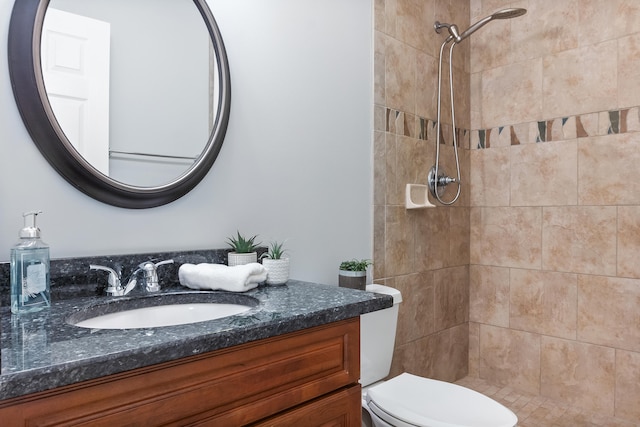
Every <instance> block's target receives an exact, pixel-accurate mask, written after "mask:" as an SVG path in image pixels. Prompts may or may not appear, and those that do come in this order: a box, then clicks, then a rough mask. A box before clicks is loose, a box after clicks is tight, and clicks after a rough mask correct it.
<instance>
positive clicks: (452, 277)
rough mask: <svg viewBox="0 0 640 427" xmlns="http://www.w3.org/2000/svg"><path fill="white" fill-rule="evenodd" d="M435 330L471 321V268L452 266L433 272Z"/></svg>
mask: <svg viewBox="0 0 640 427" xmlns="http://www.w3.org/2000/svg"><path fill="white" fill-rule="evenodd" d="M433 283H434V293H435V306H434V316H435V330H436V331H441V330H443V329H448V328H451V327H453V326H457V325H460V324H463V323H466V322H468V321H469V268H468V266H462V267H451V268H445V269H441V270H436V271H434V272H433Z"/></svg>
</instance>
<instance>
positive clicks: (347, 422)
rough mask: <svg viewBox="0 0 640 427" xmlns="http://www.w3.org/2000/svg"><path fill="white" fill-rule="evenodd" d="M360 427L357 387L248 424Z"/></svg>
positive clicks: (264, 425) (254, 425)
mask: <svg viewBox="0 0 640 427" xmlns="http://www.w3.org/2000/svg"><path fill="white" fill-rule="evenodd" d="M217 425H219V426H220V425H229V424H224V423H221V424H217ZM301 426H306V427H320V426H322V427H330V426H331V427H333V426H335V427H361V426H362V393H361V389H360V385H354V386H351V387H350V388H347V389H343V390H341V391H337V392H335V393H332V394H330V395H328V396H325V397H322V398H320V399H316V400H314V401H312V402H309V403H307V404H305V405H302V406H300V407H297V408H294V409H292V410H290V411H287V412H285V413H284V414H280V415H276V416H274V417H271V418H269V419H268V420H264V421H260V422H257V423H255V424H252V427H301Z"/></svg>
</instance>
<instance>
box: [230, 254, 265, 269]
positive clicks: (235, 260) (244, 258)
mask: <svg viewBox="0 0 640 427" xmlns="http://www.w3.org/2000/svg"><path fill="white" fill-rule="evenodd" d="M252 262H258V253H257V252H249V253H248V254H239V253H237V252H229V254H228V257H227V264H228V265H229V267H233V266H235V265H244V264H249V263H252Z"/></svg>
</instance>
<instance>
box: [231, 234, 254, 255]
mask: <svg viewBox="0 0 640 427" xmlns="http://www.w3.org/2000/svg"><path fill="white" fill-rule="evenodd" d="M257 237H258V235H257V234H256V235H255V236H253V237H250V238H248V239H247V238H245V237H244V236H243V235H242V234H240V232H239V231H238V232H237V237H229V238H228V239H227V244H228V245H229V246H231V248H232V249H233V251H234V252H236V253H239V254H248V253H251V252H255V251H256V248H257V247H258V246H260V243H255V240H256V238H257Z"/></svg>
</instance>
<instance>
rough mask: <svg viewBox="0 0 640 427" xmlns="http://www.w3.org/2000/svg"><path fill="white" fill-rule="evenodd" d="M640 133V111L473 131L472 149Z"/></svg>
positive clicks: (611, 112) (609, 113)
mask: <svg viewBox="0 0 640 427" xmlns="http://www.w3.org/2000/svg"><path fill="white" fill-rule="evenodd" d="M638 131H640V107H631V108H624V109H620V110H610V111H601V112H597V113H589V114H578V115H575V116H568V117H561V118H556V119H551V120H543V121H537V122H529V123H520V124H516V125H509V126H499V127H497V128H491V129H479V130H474V131H471V144H470V145H471V147H473V148H478V149H483V148H490V147H506V146H509V145H519V144H527V143H540V142H552V141H564V140H568V139H576V138H587V137H591V136H604V135H612V134H619V133H628V132H638Z"/></svg>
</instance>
